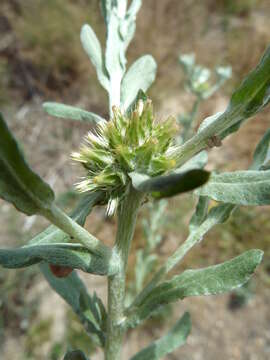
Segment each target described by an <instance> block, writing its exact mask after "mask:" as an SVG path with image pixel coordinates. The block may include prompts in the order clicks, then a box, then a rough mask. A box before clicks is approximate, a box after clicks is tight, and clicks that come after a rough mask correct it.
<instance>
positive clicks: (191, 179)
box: [129, 169, 209, 199]
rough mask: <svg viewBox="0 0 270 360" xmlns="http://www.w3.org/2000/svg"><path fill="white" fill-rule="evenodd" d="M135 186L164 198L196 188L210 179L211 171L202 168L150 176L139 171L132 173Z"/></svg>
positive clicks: (156, 196)
mask: <svg viewBox="0 0 270 360" xmlns="http://www.w3.org/2000/svg"><path fill="white" fill-rule="evenodd" d="M129 176H130V177H131V179H132V184H133V186H134V187H135V188H136V189H137V190H138V191H141V192H146V193H151V195H152V196H153V197H154V198H158V199H162V198H164V197H171V196H175V195H177V194H181V193H184V192H187V191H191V190H194V189H196V188H197V187H200V186H202V185H203V184H205V183H206V182H207V181H208V179H209V172H208V171H205V170H200V169H194V170H189V171H186V172H182V173H180V172H179V173H177V174H174V173H172V174H170V175H165V176H156V177H154V178H150V177H149V176H147V175H142V174H139V173H135V172H133V173H130V174H129Z"/></svg>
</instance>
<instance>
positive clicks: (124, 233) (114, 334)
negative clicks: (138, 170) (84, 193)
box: [105, 187, 143, 360]
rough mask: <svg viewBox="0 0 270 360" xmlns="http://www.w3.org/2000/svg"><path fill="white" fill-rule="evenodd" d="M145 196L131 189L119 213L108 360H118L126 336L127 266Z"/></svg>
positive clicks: (110, 293)
mask: <svg viewBox="0 0 270 360" xmlns="http://www.w3.org/2000/svg"><path fill="white" fill-rule="evenodd" d="M142 197H143V195H142V194H141V193H139V192H137V191H136V190H135V189H133V188H132V187H130V188H129V192H128V193H127V195H126V197H125V199H124V200H123V202H122V204H121V205H120V208H119V211H118V228H117V235H116V241H115V246H114V251H115V252H116V254H117V255H118V257H119V259H120V270H119V272H118V273H117V274H116V275H113V276H109V277H108V320H107V334H106V348H105V359H106V360H116V359H117V360H119V359H120V352H121V347H122V341H123V336H124V331H125V330H124V327H123V323H124V302H125V282H126V266H127V260H128V254H129V249H130V245H131V240H132V238H133V234H134V230H135V224H136V219H137V213H138V210H139V207H140V204H141V201H142Z"/></svg>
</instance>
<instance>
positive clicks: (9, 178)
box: [0, 113, 54, 215]
mask: <svg viewBox="0 0 270 360" xmlns="http://www.w3.org/2000/svg"><path fill="white" fill-rule="evenodd" d="M0 138H1V139H0V197H2V198H3V199H4V200H6V201H9V202H11V203H12V204H13V205H14V206H15V207H16V208H17V209H18V210H19V211H22V212H24V213H25V214H27V215H33V214H37V213H40V212H41V211H46V210H49V209H50V207H51V205H52V203H53V201H54V193H53V191H52V189H51V188H50V186H49V185H48V184H46V183H45V182H44V181H43V180H42V179H41V178H40V177H39V176H38V175H37V174H35V173H34V172H33V171H32V170H31V168H30V167H29V165H28V164H27V163H26V161H25V160H24V157H23V154H22V152H21V150H20V147H19V145H18V143H17V141H16V140H15V138H14V137H13V135H12V134H11V132H10V131H9V129H8V127H7V125H6V123H5V121H4V118H3V116H2V115H1V113H0Z"/></svg>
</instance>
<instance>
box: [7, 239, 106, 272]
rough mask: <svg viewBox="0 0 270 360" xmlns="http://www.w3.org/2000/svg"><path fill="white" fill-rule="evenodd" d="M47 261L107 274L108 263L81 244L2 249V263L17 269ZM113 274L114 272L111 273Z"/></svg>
mask: <svg viewBox="0 0 270 360" xmlns="http://www.w3.org/2000/svg"><path fill="white" fill-rule="evenodd" d="M41 261H45V262H47V263H49V264H53V265H57V266H61V267H67V268H70V269H80V270H82V271H85V272H88V273H91V274H97V275H107V274H109V273H110V269H109V266H108V263H107V262H106V261H104V259H103V258H101V257H99V256H97V255H94V254H92V253H91V252H90V251H88V250H87V249H86V248H85V247H84V246H83V245H80V244H42V245H27V246H24V247H21V248H17V249H0V265H2V266H3V267H4V268H9V269H16V268H21V267H26V266H30V265H34V264H38V263H40V262H41ZM111 275H112V274H111Z"/></svg>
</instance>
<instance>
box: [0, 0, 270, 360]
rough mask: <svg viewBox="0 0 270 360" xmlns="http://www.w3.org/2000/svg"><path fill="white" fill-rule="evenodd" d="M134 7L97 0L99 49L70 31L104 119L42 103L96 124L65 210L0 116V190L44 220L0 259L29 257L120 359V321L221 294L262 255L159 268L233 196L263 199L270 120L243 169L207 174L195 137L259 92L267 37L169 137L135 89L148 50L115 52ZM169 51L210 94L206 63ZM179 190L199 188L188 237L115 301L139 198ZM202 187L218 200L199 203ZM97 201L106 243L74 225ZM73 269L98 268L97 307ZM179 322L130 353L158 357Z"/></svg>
mask: <svg viewBox="0 0 270 360" xmlns="http://www.w3.org/2000/svg"><path fill="white" fill-rule="evenodd" d="M140 7H141V0H132V1H130V2H128V1H127V0H101V8H102V12H103V15H104V20H105V24H106V30H107V32H106V34H107V36H106V47H105V51H103V49H102V47H101V45H100V42H99V40H98V39H97V37H96V35H95V33H94V31H93V30H92V28H91V27H90V26H89V25H84V26H83V28H82V31H81V41H82V45H83V48H84V50H85V51H86V53H87V55H88V57H89V58H90V60H91V62H92V64H93V65H94V67H95V68H96V72H97V76H98V79H99V81H100V83H101V85H102V86H103V87H104V88H105V90H106V91H107V93H108V98H109V113H110V118H109V119H108V121H107V122H106V120H105V119H103V118H102V117H100V116H99V115H97V114H95V113H93V112H88V111H85V110H82V109H78V108H75V107H73V106H68V105H64V104H57V103H45V104H44V109H45V111H47V113H49V114H50V115H53V116H57V117H61V118H66V119H73V120H78V121H84V122H88V123H89V124H91V125H93V124H95V125H96V129H95V130H91V131H90V133H88V134H87V135H86V138H85V140H84V141H83V143H82V145H81V148H80V146H79V144H78V149H76V152H74V153H73V155H72V157H73V159H74V160H76V161H78V162H79V163H81V164H82V165H83V166H84V168H85V176H84V178H83V179H82V180H80V181H78V184H77V185H76V186H77V189H78V190H79V191H80V192H82V193H83V194H82V195H81V201H80V203H79V204H78V206H77V207H76V208H75V209H74V211H73V212H72V213H71V215H70V216H68V215H67V214H66V213H65V212H64V211H62V210H61V209H60V208H59V207H58V206H57V204H56V202H55V195H54V192H53V190H52V189H51V187H50V186H49V185H48V184H46V183H45V182H44V181H43V180H42V179H41V178H40V177H39V176H38V175H37V174H36V173H34V172H33V171H32V170H31V168H30V167H29V165H28V164H27V162H26V160H25V159H24V157H23V154H22V152H21V150H20V147H19V146H18V143H17V142H16V140H15V138H14V137H13V135H12V134H11V132H10V130H9V128H8V126H7V124H6V122H5V121H4V118H3V116H2V115H1V116H0V140H1V141H0V196H1V197H2V198H3V199H4V200H6V201H8V202H10V203H12V204H13V205H14V206H15V207H16V208H17V209H18V210H19V211H21V212H23V213H25V214H27V215H33V214H39V215H41V216H44V217H45V218H46V219H48V220H49V221H50V222H51V223H52V225H51V226H49V227H48V228H47V229H46V230H45V231H43V232H42V233H40V234H38V235H37V236H36V237H35V238H34V239H32V240H31V241H30V242H29V244H27V245H26V246H23V247H21V248H17V249H1V250H0V264H1V265H2V266H3V267H6V268H19V267H25V266H30V265H33V264H39V266H40V269H41V271H42V273H43V274H44V276H45V278H46V279H47V281H48V282H49V283H50V285H51V287H52V288H53V289H54V290H55V291H56V292H57V293H58V294H59V295H60V296H61V297H62V298H63V299H64V300H65V301H66V302H67V303H68V304H69V305H70V306H71V307H72V308H73V310H74V312H75V313H76V314H77V315H78V318H79V320H80V321H81V323H82V324H83V326H84V328H85V330H86V332H87V333H89V334H90V336H91V337H92V339H93V340H94V341H95V342H96V344H97V345H98V346H100V347H101V348H102V349H103V350H104V356H105V359H106V360H116V359H117V360H118V359H120V358H121V347H122V343H123V340H124V335H125V333H126V332H127V330H128V329H130V328H134V327H135V326H137V325H139V324H140V323H142V322H143V321H145V320H146V319H147V318H149V317H150V316H151V315H153V314H154V313H155V312H156V311H158V310H159V309H160V308H162V307H163V306H164V305H166V304H169V303H173V302H175V301H178V300H182V299H184V298H186V297H189V296H198V295H214V294H221V293H224V292H228V291H231V290H232V289H235V288H237V287H240V286H241V285H243V284H244V283H246V282H247V281H248V280H249V278H250V277H251V275H252V274H253V273H254V271H255V269H256V267H257V265H258V264H259V263H260V262H261V260H262V251H260V250H256V249H255V250H249V251H246V252H244V253H243V254H241V255H240V256H238V257H236V258H234V259H231V260H229V261H226V262H224V263H222V264H219V265H215V266H210V267H207V268H203V269H196V270H186V271H184V272H182V273H180V274H178V275H175V276H173V277H172V276H169V272H170V271H171V270H172V269H173V268H175V267H176V266H177V265H178V264H179V262H180V261H181V259H182V258H183V257H184V256H185V255H186V253H187V252H188V251H189V250H190V249H191V248H192V247H193V246H195V245H196V244H198V243H200V241H201V240H202V239H203V237H204V235H205V234H206V233H207V232H208V231H210V230H211V228H213V227H214V226H215V225H217V224H220V223H223V222H225V221H226V220H227V219H228V218H229V216H230V214H231V213H232V212H233V210H234V209H235V208H236V207H237V206H238V205H247V206H249V205H252V206H253V205H269V204H270V195H269V194H270V168H269V151H268V150H269V141H270V131H267V132H266V134H265V135H264V137H263V138H262V140H261V141H260V143H259V144H258V146H257V148H256V150H255V153H254V158H253V162H252V164H251V165H250V168H249V169H248V170H241V171H235V172H227V173H220V174H218V173H213V174H211V176H209V175H210V174H209V172H207V171H206V170H204V169H203V168H204V167H205V165H206V163H207V152H206V149H207V148H209V146H210V147H214V146H217V145H221V141H222V139H224V138H225V137H226V136H228V135H231V134H232V133H233V132H235V131H237V130H238V129H239V128H240V127H241V125H242V124H243V123H244V122H245V121H246V120H247V119H248V118H250V117H251V116H253V115H255V114H256V113H257V112H259V111H261V110H262V109H263V108H264V107H265V106H266V105H267V104H268V103H269V100H270V95H269V94H270V92H269V86H270V48H268V49H267V50H266V52H265V54H264V55H263V57H262V59H261V61H260V63H259V64H258V66H257V67H256V68H255V69H254V70H253V71H251V72H250V73H249V74H248V76H247V77H246V79H245V80H244V81H243V82H242V84H241V85H240V87H239V88H238V89H236V90H235V92H234V93H233V95H232V97H231V100H230V102H229V105H228V107H227V109H226V110H225V111H224V112H222V113H218V114H215V115H213V116H211V117H209V118H207V119H205V120H204V121H203V122H202V124H201V125H200V127H199V129H198V131H197V132H196V133H195V134H194V135H192V132H191V131H190V129H189V128H187V129H185V127H184V130H185V131H187V130H188V132H187V134H184V135H183V136H182V138H179V135H178V133H176V131H177V130H176V127H175V125H174V123H173V120H172V119H169V120H166V121H164V122H160V123H159V122H157V121H156V117H155V114H154V112H153V109H152V104H151V101H150V100H149V99H147V97H146V95H145V92H146V91H147V89H148V88H149V87H150V85H151V84H152V83H153V81H154V79H155V73H156V63H155V61H154V59H153V58H152V57H151V56H150V55H144V56H142V57H140V58H139V59H138V60H136V61H135V62H134V63H133V64H132V65H131V66H130V67H129V68H128V70H127V69H126V57H125V54H126V50H127V47H128V45H129V43H130V41H131V40H132V38H133V36H134V32H135V21H136V16H137V13H138V10H139V8H140ZM180 61H181V62H182V64H183V66H185V67H186V71H187V72H189V74H190V75H189V78H188V79H191V80H189V81H188V85H187V86H188V88H189V89H190V90H191V91H192V92H194V93H195V94H196V96H197V100H198V101H201V100H202V99H204V98H207V97H208V96H210V95H211V94H212V92H213V91H215V85H214V87H213V85H210V83H209V81H208V80H209V72H208V71H206V70H205V69H201V68H200V67H198V66H197V65H195V63H194V60H193V58H192V57H190V56H189V57H184V58H183V57H182V58H181V59H180ZM228 74H229V71H228V69H227V70H226V69H224V68H223V69H221V70H219V71H218V72H217V76H218V78H219V80H218V82H217V84H218V83H219V85H218V86H220V85H221V83H222V82H223V81H224V80H225V79H226V78H227V77H228ZM195 105H196V104H195ZM197 105H198V104H197ZM197 105H196V106H197ZM180 122H181V121H180ZM186 191H193V192H194V196H196V197H197V198H198V203H197V207H196V210H195V212H194V215H193V216H192V218H191V220H190V224H189V235H188V238H187V239H186V240H185V241H184V242H183V243H182V244H180V245H179V247H178V248H177V249H176V251H175V252H174V253H173V254H172V255H171V256H169V258H168V259H167V260H166V261H165V262H164V263H163V265H162V266H161V267H160V268H159V269H158V270H157V271H156V272H155V273H154V274H153V276H152V278H151V279H150V281H148V283H147V284H146V285H145V286H144V287H143V289H140V290H139V291H138V293H137V294H136V295H135V297H133V299H132V300H131V302H129V303H128V304H126V301H125V290H126V271H127V262H128V256H129V251H130V245H131V242H132V238H133V234H134V229H135V225H136V218H137V214H138V212H139V210H140V208H141V206H143V204H144V203H146V202H151V201H153V200H155V201H159V200H160V199H163V198H168V197H170V196H175V195H179V194H181V193H183V192H186ZM210 199H214V200H215V201H216V202H217V205H216V206H214V207H211V208H210V207H209V200H210ZM98 204H100V205H106V206H107V213H108V215H113V214H114V213H116V214H117V217H118V224H117V234H116V239H115V243H114V246H113V247H110V246H108V245H105V244H104V243H103V242H101V241H100V240H99V239H97V238H96V237H95V236H93V235H92V234H91V233H90V232H88V231H87V230H86V229H84V227H83V225H84V223H85V220H86V218H87V216H88V215H89V214H90V212H91V210H92V209H93V207H94V206H95V205H98ZM75 269H79V270H82V271H84V272H87V273H91V274H96V275H102V276H106V277H107V281H108V304H107V308H105V306H104V304H103V302H102V300H101V299H100V298H99V297H98V296H97V295H96V294H95V293H94V294H93V295H91V294H89V292H88V290H87V289H86V287H85V285H84V283H83V282H82V280H81V279H80V278H79V276H78V274H77V272H76V271H75ZM190 328H191V321H190V316H189V314H187V313H186V314H184V315H183V316H182V317H181V318H180V319H179V320H178V321H177V322H176V324H175V325H174V327H173V328H172V329H171V330H170V331H169V332H168V334H166V335H165V336H164V337H162V338H161V339H159V340H156V341H154V342H153V343H152V344H150V345H149V346H147V347H146V348H144V349H142V350H140V351H139V352H138V353H137V354H135V355H134V356H132V357H131V360H142V359H154V360H155V359H161V358H163V357H164V356H166V354H168V353H170V352H172V351H174V350H175V349H177V348H178V347H180V346H182V345H183V344H184V343H185V341H186V338H187V336H188V334H189V332H190ZM65 359H86V356H85V355H84V354H83V353H82V352H81V351H79V350H76V351H73V352H68V353H67V354H66V356H65Z"/></svg>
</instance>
